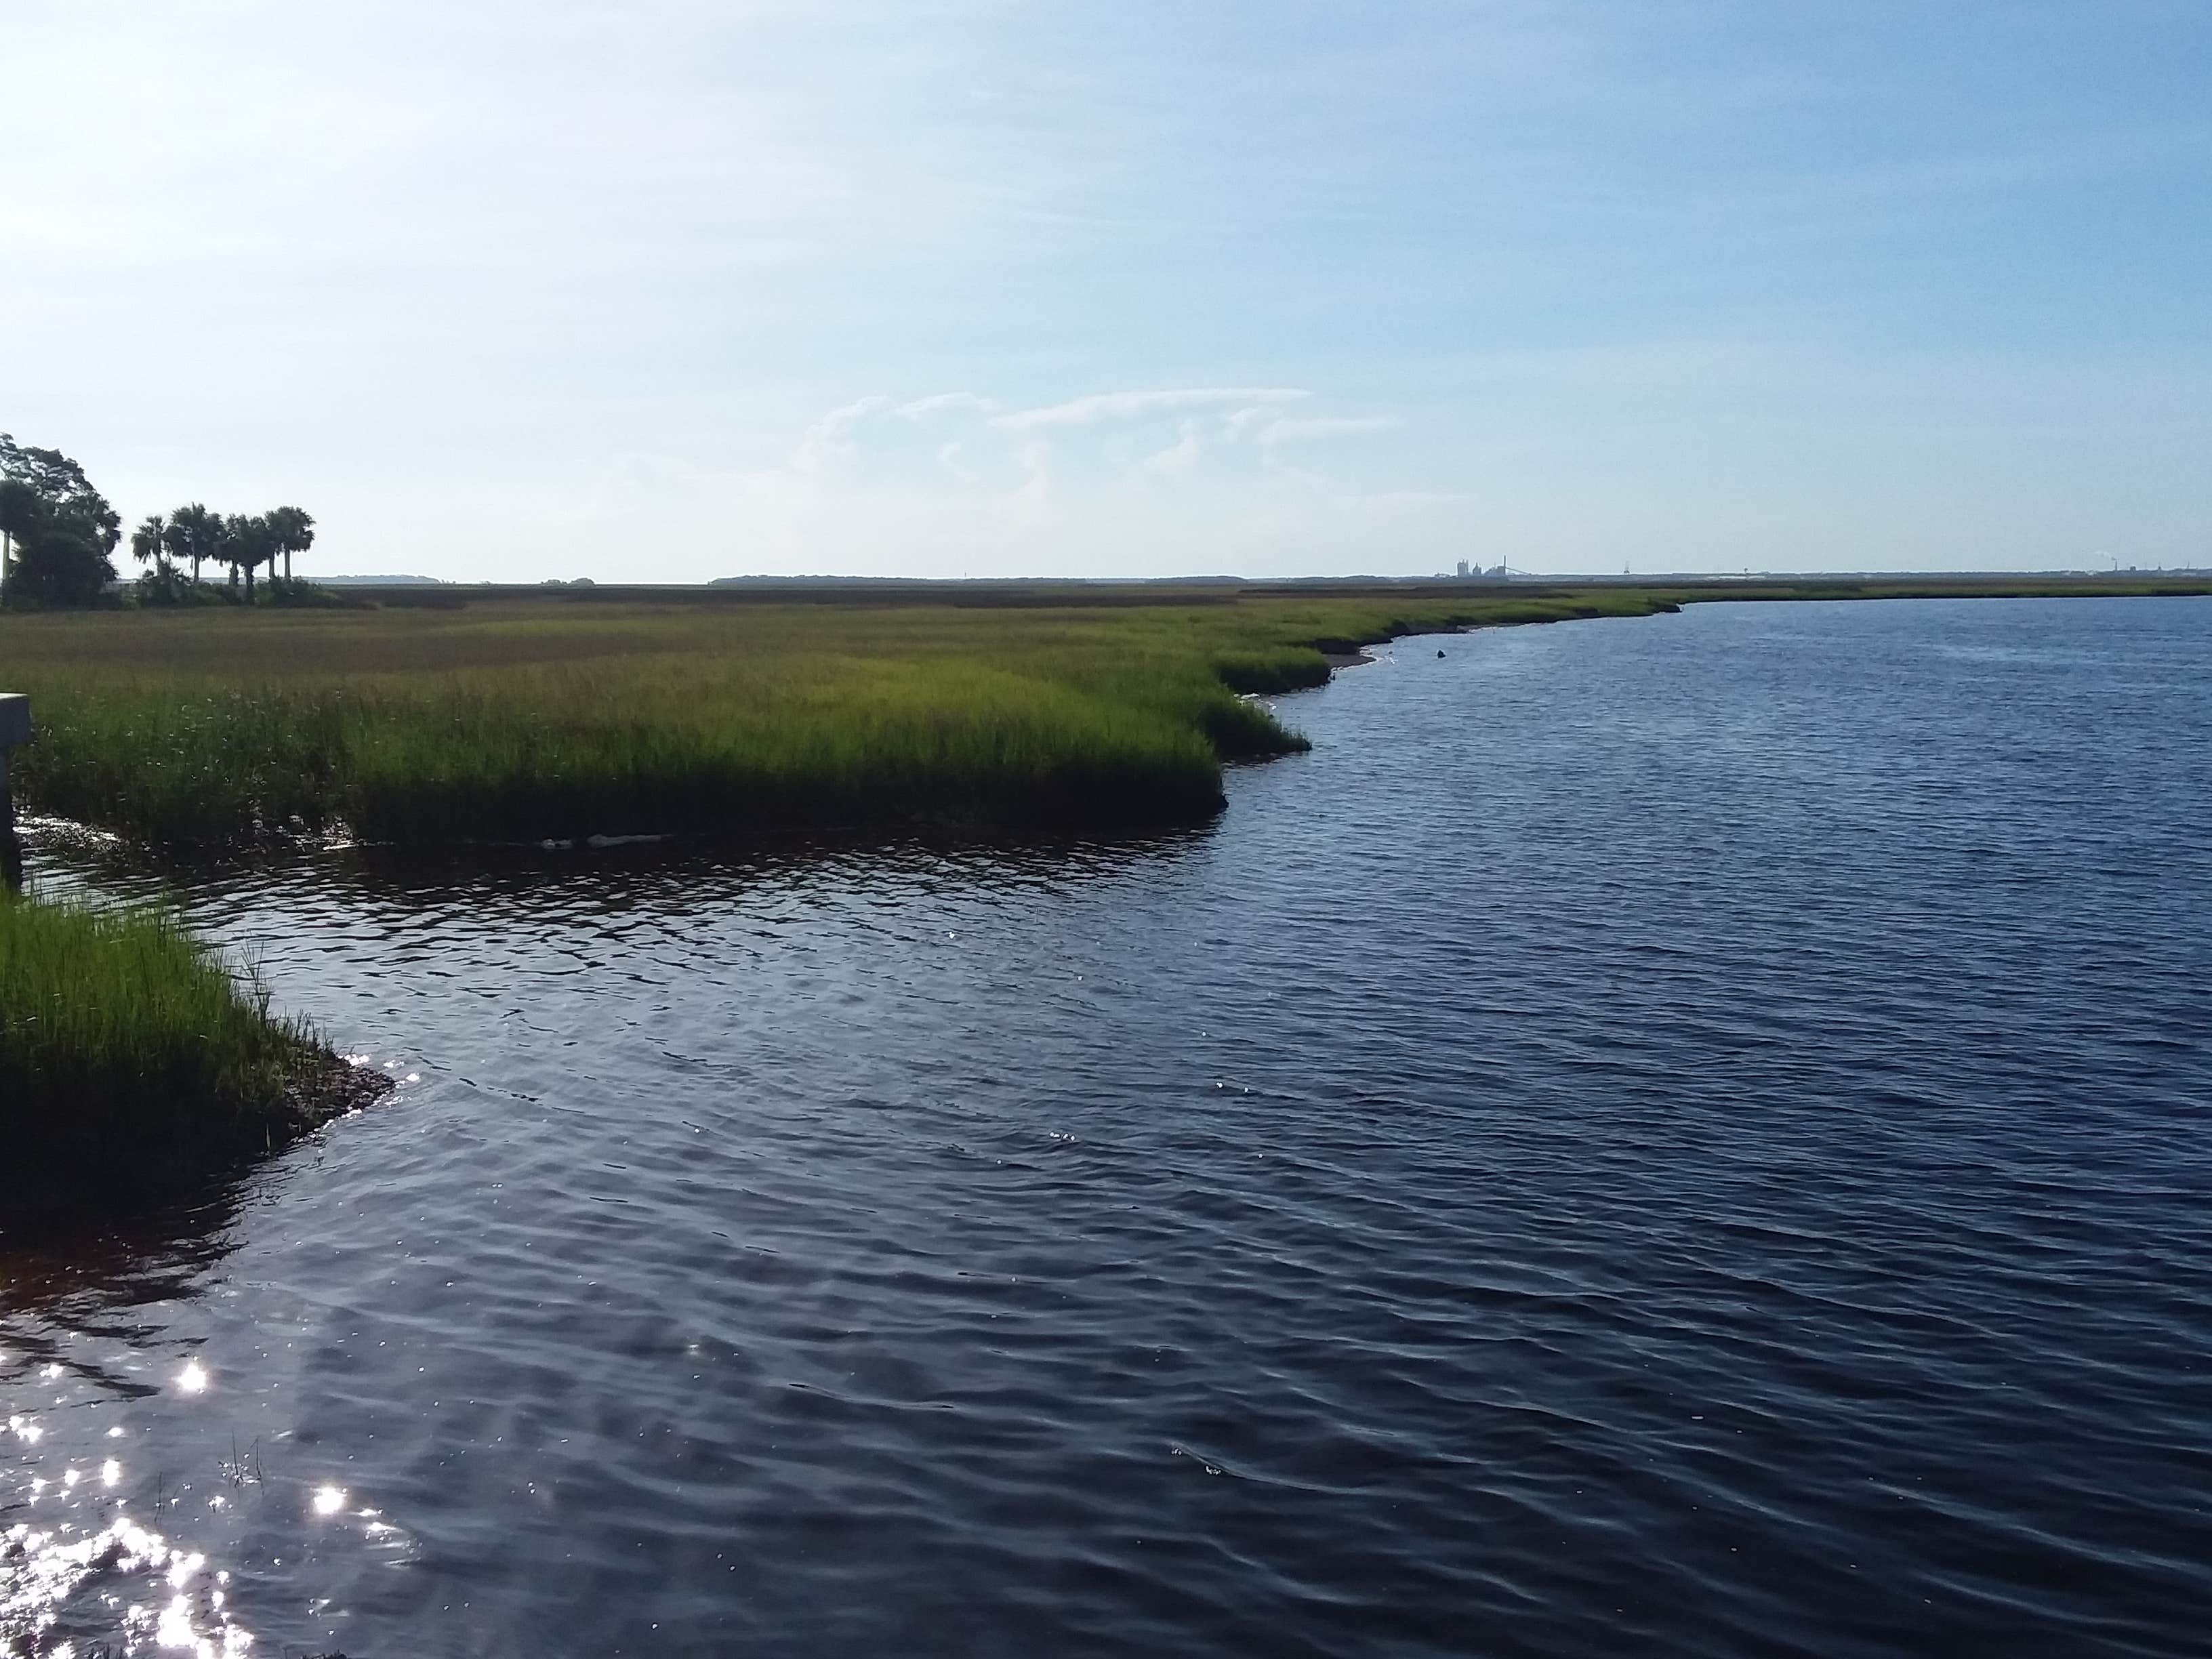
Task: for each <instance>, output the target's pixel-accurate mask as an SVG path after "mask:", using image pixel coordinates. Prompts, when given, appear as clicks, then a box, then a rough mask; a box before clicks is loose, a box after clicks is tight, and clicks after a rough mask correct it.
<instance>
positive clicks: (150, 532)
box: [131, 513, 169, 585]
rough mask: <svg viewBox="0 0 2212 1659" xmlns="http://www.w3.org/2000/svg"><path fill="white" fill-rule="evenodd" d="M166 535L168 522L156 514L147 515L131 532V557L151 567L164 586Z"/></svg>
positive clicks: (166, 574) (167, 566) (166, 564)
mask: <svg viewBox="0 0 2212 1659" xmlns="http://www.w3.org/2000/svg"><path fill="white" fill-rule="evenodd" d="M168 535H169V525H168V520H166V519H164V518H163V517H162V516H161V514H160V513H148V514H147V515H146V516H145V518H143V519H142V520H140V521H139V524H138V527H137V529H136V530H134V531H132V532H131V557H132V558H134V559H136V560H137V561H138V562H139V563H141V564H150V565H152V566H153V567H154V573H155V574H156V575H158V576H159V577H161V580H162V582H163V584H164V585H166V584H167V581H168V579H169V562H168V560H167V559H166V558H164V557H163V556H162V551H163V549H164V548H165V547H166V546H167V543H168Z"/></svg>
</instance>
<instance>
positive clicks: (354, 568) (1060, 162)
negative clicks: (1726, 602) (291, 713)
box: [0, 0, 2212, 582]
mask: <svg viewBox="0 0 2212 1659" xmlns="http://www.w3.org/2000/svg"><path fill="white" fill-rule="evenodd" d="M14 10H15V11H16V12H17V13H18V14H19V15H13V16H11V17H10V19H9V52H8V54H7V56H6V58H5V59H4V61H0V134H4V135H5V137H6V139H7V141H8V143H9V148H10V152H11V153H12V154H14V155H17V156H18V157H21V158H27V160H31V161H35V165H23V166H19V167H15V168H12V169H10V170H9V175H8V176H7V177H6V178H5V179H0V247H4V249H5V255H6V257H5V258H0V314H4V315H6V316H7V317H8V319H9V330H8V339H7V350H6V353H5V356H4V368H0V430H4V431H9V432H12V433H13V434H14V435H15V436H16V437H17V438H18V439H19V440H21V441H23V442H25V443H30V444H40V445H50V446H53V447H58V448H60V449H63V450H64V451H66V452H68V453H70V454H71V455H73V456H75V457H76V459H78V460H80V461H81V462H82V463H83V465H85V467H86V469H87V470H88V472H89V473H90V475H91V476H92V477H93V479H94V483H97V484H98V485H99V486H100V488H101V489H104V490H105V491H106V494H107V495H109V496H110V498H111V499H112V501H114V502H115V504H116V506H117V507H118V509H119V510H120V511H121V512H122V513H124V514H125V519H126V521H129V520H136V519H137V518H138V517H139V516H141V515H143V514H144V513H149V512H152V511H157V510H165V509H167V508H169V507H174V506H176V505H178V504H179V503H180V502H182V501H190V500H200V501H206V502H208V503H209V504H210V505H211V506H215V507H218V508H221V509H223V510H233V511H250V510H258V509H260V508H264V507H270V506H273V505H276V504H277V503H278V502H295V503H297V504H299V505H301V506H302V507H307V509H308V510H309V511H310V512H312V513H314V514H315V515H316V517H317V519H318V520H319V525H320V532H319V542H318V544H317V547H316V549H315V550H314V552H313V556H311V557H310V558H309V559H308V560H307V562H306V565H307V568H312V569H315V570H321V571H329V572H332V573H345V574H386V573H395V574H396V573H401V572H404V573H409V574H423V575H429V576H435V577H438V578H441V579H444V580H457V581H470V580H497V581H519V582H527V581H533V580H539V579H542V578H546V577H575V576H590V577H592V578H593V579H595V580H599V581H602V582H621V581H702V580H711V579H713V578H715V577H719V576H730V575H741V574H850V575H911V576H951V577H958V576H979V577H981V576H1000V575H1019V576H1030V577H1052V576H1122V577H1146V576H1160V575H1171V574H1188V573H1194V572H1206V573H1220V574H1235V575H1246V576H1276V575H1280V576H1296V575H1308V574H1337V573H1351V572H1372V573H1374V574H1384V575H1391V574H1399V575H1418V574H1427V573H1431V572H1435V571H1437V570H1442V569H1446V568H1450V566H1451V565H1452V564H1453V563H1454V562H1455V561H1457V560H1460V559H1468V560H1471V561H1473V562H1476V563H1478V564H1482V565H1490V564H1494V563H1497V562H1499V561H1501V560H1503V561H1504V562H1508V563H1510V565H1512V566H1513V567H1515V568H1519V569H1526V570H1530V571H1538V572H1545V573H1558V574H1574V573H1587V574H1601V575H1618V574H1620V572H1621V570H1622V569H1623V568H1624V567H1627V568H1631V569H1632V570H1634V571H1636V572H1638V573H1646V572H1649V573H1651V574H1659V573H1662V572H1681V573H1690V572H1698V571H1713V572H1723V573H1725V572H1733V571H1740V570H1741V569H1744V568H1751V569H1753V570H1754V571H1764V570H1776V571H1779V570H1797V571H1804V572H1820V571H1827V570H1850V571H1879V570H1896V569H1911V570H1919V571H1943V570H1966V569H2004V570H2019V571H2027V570H2044V569H2087V570H2099V569H2105V568H2109V567H2110V566H2111V565H2112V563H2114V562H2117V563H2118V564H2119V565H2121V566H2124V567H2138V568H2154V567H2158V566H2167V567H2173V566H2200V567H2201V566H2204V565H2208V564H2212V468H2208V467H2207V466H2206V465H2205V464H2204V456H2205V454H2206V453H2207V439H2208V437H2212V414H2208V407H2212V404H2209V403H2208V395H2207V394H2208V392H2212V294H2208V285H2207V284H2206V283H2205V282H2204V280H2203V270H2204V269H2205V267H2206V256H2207V253H2208V252H2212V231H2208V228H2207V227H2208V225H2212V215H2208V211H2207V210H2208V208H2212V200H2208V197H2212V170H2208V167H2207V162H2208V161H2212V115H2208V113H2207V112H2206V111H2205V109H2204V108H2203V99H2202V71H2203V64H2205V63H2206V62H2207V61H2208V59H2207V49H2208V48H2209V47H2212V12H2207V11H2205V10H2204V9H2203V8H2201V7H2196V6H2190V5H2185V4H2182V3H2167V0H2113V3H2101V4H2089V3H2075V0H2065V3H2057V0H2006V3H1998V0H1974V3H1961V4H1958V5H1954V6H1951V7H1947V8H1942V9H1940V10H1930V9H1927V8H1923V7H1918V6H1914V5H1908V4H1905V3H1903V0H1891V3H1884V0H1876V3H1871V4H1869V3H1857V4H1844V3H1831V0H1812V3H1808V4H1805V5H1802V6H1796V7H1792V8H1789V9H1787V11H1786V13H1782V14H1778V13H1777V11H1776V10H1775V9H1772V8H1770V7H1763V6H1755V5H1753V4H1750V3H1747V0H1717V3H1707V4H1681V3H1657V4H1653V3H1634V4H1632V3H1628V0H1591V3H1585V4H1579V5H1575V6H1566V5H1563V4H1552V3H1542V0H1496V3H1467V4H1443V3H1414V4H1409V5H1407V6H1404V7H1400V8H1393V9H1390V10H1389V13H1388V14H1387V15H1372V14H1370V13H1369V12H1368V11H1367V10H1365V9H1347V8H1338V7H1329V6H1319V5H1299V4H1291V5H1279V6H1268V7H1265V8H1261V7H1258V6H1255V5H1249V4H1245V5H1231V6H1225V7H1220V8H1214V9H1205V10H1203V11H1201V12H1197V13H1185V12H1182V11H1180V10H1178V11H1172V12H1171V11H1167V10H1162V11H1159V12H1157V13H1155V12H1150V11H1146V10H1145V9H1132V8H1126V7H1121V8H1109V7H1100V6H1075V7H1066V8H1053V9H1024V8H1019V7H1016V6H1013V5H1012V4H1008V3H1000V0H945V3H941V4H932V5H926V6H920V7H916V6H911V5H891V4H889V3H886V0H866V3H845V4H828V5H819V4H805V5H802V4H799V3H796V0H771V3H763V4H757V5H750V6H741V7H727V6H711V5H708V4H705V3H682V0H670V3H658V4H644V5H639V6H633V7H625V8H623V9H620V10H619V11H616V10H612V9H606V10H601V9H592V8H587V7H580V6H568V5H535V6H529V7H524V6H520V5H517V4H513V3H511V0H499V3H487V4H483V5H479V6H476V7H472V8H470V9H467V10H466V11H465V13H458V12H455V11H454V10H453V9H446V8H438V7H431V6H427V5H421V4H414V3H406V4H397V5H391V6H383V7H376V8H368V7H334V8H314V9H295V8H283V7H278V6H276V5H274V4H270V3H263V0H246V3H225V4H216V5H210V6H203V7H195V8H192V9H189V10H188V9H185V8H181V7H174V6H163V7H153V8H147V9H134V10H132V11H131V12H130V13H128V14H122V13H114V12H108V11H105V10H100V9H54V10H52V11H51V12H45V11H41V12H31V11H28V10H26V9H20V8H18V9H14ZM125 19H127V21H125Z"/></svg>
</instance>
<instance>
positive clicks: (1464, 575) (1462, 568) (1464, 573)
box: [1456, 559, 1467, 581]
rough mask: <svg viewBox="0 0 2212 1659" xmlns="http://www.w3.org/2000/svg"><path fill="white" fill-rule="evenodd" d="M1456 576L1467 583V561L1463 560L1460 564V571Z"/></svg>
mask: <svg viewBox="0 0 2212 1659" xmlns="http://www.w3.org/2000/svg"><path fill="white" fill-rule="evenodd" d="M1456 574H1457V575H1458V577H1459V579H1460V580H1462V581H1465V580H1467V561H1466V560H1465V559H1462V560H1461V561H1460V562H1459V569H1458V571H1457V573H1456Z"/></svg>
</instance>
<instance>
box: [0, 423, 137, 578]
mask: <svg viewBox="0 0 2212 1659" xmlns="http://www.w3.org/2000/svg"><path fill="white" fill-rule="evenodd" d="M0 531H4V532H5V543H4V549H3V550H0V556H4V557H5V559H6V562H7V569H6V573H5V578H4V591H5V592H7V593H9V594H11V595H12V594H25V595H27V596H29V597H30V598H32V599H36V600H37V601H38V602H39V603H40V604H41V605H89V604H91V603H92V602H93V601H94V600H95V599H98V598H99V597H100V593H101V592H102V590H104V589H105V588H106V586H107V584H108V583H110V582H112V581H113V580H115V567H114V565H113V564H112V563H110V562H109V560H108V556H109V555H110V554H112V552H114V551H115V544H117V543H118V541H120V540H121V539H122V538H123V520H121V519H120V518H119V517H118V516H117V513H116V511H115V509H114V507H111V506H110V505H109V504H108V501H107V497H106V496H105V495H101V494H100V492H99V491H98V490H97V489H94V488H93V487H92V483H91V481H90V480H89V479H88V478H87V477H85V476H84V469H83V468H82V467H81V466H79V465H77V464H76V462H75V461H73V460H71V459H70V458H69V457H68V456H66V455H64V454H63V453H61V451H59V450H58V449H38V448H34V447H29V446H27V445H22V444H18V443H17V442H16V441H15V439H14V438H12V437H10V436H9V435H8V434H6V433H4V432H0Z"/></svg>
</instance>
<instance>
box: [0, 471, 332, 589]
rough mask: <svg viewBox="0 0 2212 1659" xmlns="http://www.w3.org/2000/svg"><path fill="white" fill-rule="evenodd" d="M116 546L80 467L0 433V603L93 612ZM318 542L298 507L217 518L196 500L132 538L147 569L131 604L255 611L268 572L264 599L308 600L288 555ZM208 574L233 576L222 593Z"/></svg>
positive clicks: (110, 574) (111, 517)
mask: <svg viewBox="0 0 2212 1659" xmlns="http://www.w3.org/2000/svg"><path fill="white" fill-rule="evenodd" d="M122 540H123V520H121V518H120V517H118V514H117V513H116V511H115V509H114V507H112V506H111V505H109V503H108V500H107V497H106V496H105V495H101V494H100V491H99V490H97V489H94V487H93V485H92V482H91V480H89V479H88V478H87V477H85V475H84V469H83V468H82V466H80V465H77V463H76V462H75V461H73V460H71V459H70V458H69V457H68V456H66V455H64V454H63V453H61V451H59V450H58V449H38V448H34V447H30V446H28V445H23V444H18V443H17V442H16V441H15V439H14V438H12V437H10V436H9V435H8V434H6V433H4V432H0V604H8V605H32V606H38V607H40V608H46V609H66V608H71V607H81V606H87V605H97V604H99V603H100V601H101V599H103V598H104V597H105V596H106V594H107V592H108V591H109V589H110V588H111V587H112V586H114V585H115V584H116V582H117V580H118V577H117V575H116V573H115V561H114V554H115V550H116V548H117V547H118V545H119V544H121V542H122ZM314 541H315V521H314V520H313V518H311V517H310V516H309V515H308V514H307V513H305V512H304V511H302V510H301V508H299V507H273V508H271V509H270V511H268V512H266V513H216V512H214V511H212V510H211V509H210V508H209V507H204V506H203V505H202V504H201V503H199V502H197V501H194V502H192V503H191V504H190V505H188V506H185V507H179V508H177V509H176V511H175V512H173V513H149V514H148V515H147V516H146V517H145V518H144V519H143V520H140V521H139V523H138V525H137V528H135V529H134V530H132V531H131V557H132V558H133V559H135V560H137V562H138V563H139V564H141V565H143V566H144V567H146V569H145V573H144V574H143V575H141V576H140V577H139V579H138V580H137V585H136V597H137V599H138V601H139V603H141V604H143V605H189V604H205V603H222V602H225V601H228V602H233V603H244V604H247V605H251V604H252V603H254V601H255V599H257V598H258V597H259V595H258V594H257V592H256V591H255V582H254V574H255V572H257V571H258V570H259V569H260V568H262V567H263V566H264V565H266V566H268V567H269V568H270V576H269V581H268V584H267V594H268V597H270V598H271V599H278V600H285V599H291V600H295V601H296V600H299V599H307V598H310V597H311V596H312V593H313V590H311V589H309V588H307V586H306V585H305V584H303V583H299V582H295V580H293V577H292V556H293V555H294V554H295V553H304V552H306V551H307V550H308V549H309V548H310V547H312V546H313V545H314ZM280 560H281V561H282V562H283V567H284V573H283V576H282V577H279V576H278V575H277V574H276V564H277V562H279V561H280ZM210 567H212V568H222V569H227V570H228V572H229V580H228V584H227V585H226V586H214V585H210V584H209V583H206V582H204V581H202V580H201V579H200V578H201V573H202V571H203V570H204V569H207V568H210ZM188 572H189V574H187V573H188ZM241 580H242V582H243V591H242V592H241V589H240V584H241Z"/></svg>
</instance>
